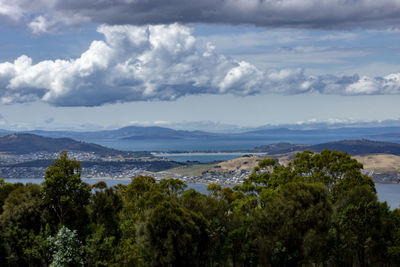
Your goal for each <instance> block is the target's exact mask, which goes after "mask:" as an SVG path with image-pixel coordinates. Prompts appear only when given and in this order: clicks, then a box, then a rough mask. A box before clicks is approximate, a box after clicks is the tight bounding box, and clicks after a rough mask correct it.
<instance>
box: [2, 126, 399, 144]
mask: <svg viewBox="0 0 400 267" xmlns="http://www.w3.org/2000/svg"><path fill="white" fill-rule="evenodd" d="M11 133H14V132H11V131H7V130H1V129H0V135H3V136H4V135H8V134H11ZM18 133H29V134H36V135H41V136H45V137H52V138H61V137H67V138H72V139H75V140H80V141H87V142H94V141H95V140H107V139H110V140H116V139H118V140H150V139H162V140H176V139H219V138H223V139H227V138H229V139H232V140H233V139H268V140H271V142H282V141H285V142H286V141H287V140H289V141H290V142H291V143H292V142H293V143H315V144H316V143H318V142H321V140H322V141H336V140H344V139H373V140H381V141H392V142H400V127H395V126H392V127H342V128H335V129H330V128H321V129H310V130H304V129H289V128H272V129H256V130H252V131H246V132H241V133H211V132H204V131H186V130H174V129H170V128H164V127H156V126H151V127H144V126H129V127H124V128H120V129H116V130H106V131H92V132H78V131H43V130H34V131H23V132H18ZM296 137H298V139H299V140H297V139H296ZM304 138H306V139H307V140H306V141H307V142H302V140H303V139H304Z"/></svg>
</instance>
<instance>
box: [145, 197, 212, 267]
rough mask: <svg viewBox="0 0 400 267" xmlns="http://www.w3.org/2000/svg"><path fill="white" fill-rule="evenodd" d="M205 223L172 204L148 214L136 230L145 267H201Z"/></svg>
mask: <svg viewBox="0 0 400 267" xmlns="http://www.w3.org/2000/svg"><path fill="white" fill-rule="evenodd" d="M205 224H206V223H205V220H204V218H203V217H202V216H200V215H198V214H196V213H194V212H192V211H189V210H187V209H185V208H183V207H182V206H181V205H179V204H178V203H176V202H175V201H164V202H162V203H160V204H159V205H158V206H157V207H156V208H154V209H152V210H149V211H148V212H147V213H146V215H145V216H144V217H143V220H142V221H141V222H140V223H139V224H138V226H137V231H138V232H137V237H138V243H139V244H141V245H142V246H143V250H142V252H143V254H144V259H145V261H146V262H148V265H149V266H202V262H203V261H204V260H205V258H204V250H205V245H206V236H207V235H206V232H205Z"/></svg>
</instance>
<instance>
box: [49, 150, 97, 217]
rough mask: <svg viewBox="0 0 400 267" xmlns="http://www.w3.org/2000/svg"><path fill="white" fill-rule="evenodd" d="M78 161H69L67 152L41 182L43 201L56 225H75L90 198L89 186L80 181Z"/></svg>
mask: <svg viewBox="0 0 400 267" xmlns="http://www.w3.org/2000/svg"><path fill="white" fill-rule="evenodd" d="M80 176H81V166H80V163H79V161H77V160H70V159H69V158H68V155H67V152H63V153H61V155H60V158H58V159H56V160H55V161H53V163H52V164H51V166H50V167H49V168H48V169H47V170H46V174H45V177H44V179H45V181H44V182H43V195H44V201H45V204H46V205H47V207H48V208H49V210H50V212H51V214H52V215H53V216H52V217H53V218H55V223H56V224H66V223H73V222H74V223H75V224H76V222H77V221H78V218H82V216H83V213H84V206H85V205H86V204H87V202H88V199H89V197H90V190H91V189H90V186H89V185H88V184H86V183H83V182H82V180H81V177H80Z"/></svg>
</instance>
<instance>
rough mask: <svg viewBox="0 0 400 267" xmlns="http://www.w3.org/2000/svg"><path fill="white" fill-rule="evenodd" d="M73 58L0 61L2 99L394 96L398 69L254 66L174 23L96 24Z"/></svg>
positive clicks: (91, 101)
mask: <svg viewBox="0 0 400 267" xmlns="http://www.w3.org/2000/svg"><path fill="white" fill-rule="evenodd" d="M98 32H100V33H102V34H104V37H105V41H93V42H92V43H91V45H90V47H89V48H88V49H87V50H86V51H85V52H84V53H82V54H81V56H80V57H78V58H75V59H70V60H61V59H59V60H45V61H41V62H38V63H34V62H33V61H32V59H31V58H30V57H28V56H26V55H22V56H20V57H19V58H17V59H16V60H15V61H14V62H4V63H0V99H1V102H2V103H18V102H28V101H35V100H38V99H40V100H41V101H44V102H46V103H49V104H51V105H55V106H96V105H102V104H106V103H115V102H129V101H149V100H167V101H170V100H175V99H177V98H179V97H182V96H185V95H196V94H234V95H239V96H246V95H253V94H258V93H279V94H298V93H306V92H320V93H323V94H342V95H347V94H348V95H359V94H399V93H400V74H399V73H397V74H389V75H387V76H384V77H375V78H370V77H361V78H360V77H359V76H358V75H354V76H343V77H337V76H333V75H324V76H315V75H307V74H306V73H305V71H304V70H303V69H281V70H260V69H258V68H257V67H255V66H254V65H252V64H250V63H249V62H245V61H235V60H233V59H231V58H227V57H225V56H224V55H221V54H218V53H216V52H215V47H214V46H213V45H212V44H208V45H206V46H205V47H201V46H200V45H198V44H197V42H196V39H195V38H194V36H193V35H192V29H191V28H189V27H186V26H183V25H180V24H176V23H175V24H170V25H157V26H126V25H119V26H106V25H103V26H100V27H99V28H98Z"/></svg>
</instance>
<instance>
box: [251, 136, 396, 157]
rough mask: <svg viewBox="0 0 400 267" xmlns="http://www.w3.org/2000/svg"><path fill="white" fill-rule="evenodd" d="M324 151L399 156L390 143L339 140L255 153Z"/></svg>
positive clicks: (268, 148) (274, 147) (263, 148)
mask: <svg viewBox="0 0 400 267" xmlns="http://www.w3.org/2000/svg"><path fill="white" fill-rule="evenodd" d="M324 149H329V150H338V151H341V152H347V153H348V154H350V155H365V154H378V153H379V154H393V155H400V144H398V143H390V142H378V141H371V140H341V141H336V142H328V143H322V144H316V145H297V144H289V143H277V144H271V145H266V146H259V147H256V148H255V151H257V152H267V153H269V154H285V153H289V152H293V151H304V150H310V151H313V152H321V151H322V150H324Z"/></svg>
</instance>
